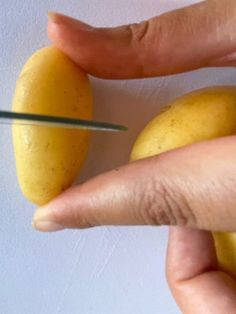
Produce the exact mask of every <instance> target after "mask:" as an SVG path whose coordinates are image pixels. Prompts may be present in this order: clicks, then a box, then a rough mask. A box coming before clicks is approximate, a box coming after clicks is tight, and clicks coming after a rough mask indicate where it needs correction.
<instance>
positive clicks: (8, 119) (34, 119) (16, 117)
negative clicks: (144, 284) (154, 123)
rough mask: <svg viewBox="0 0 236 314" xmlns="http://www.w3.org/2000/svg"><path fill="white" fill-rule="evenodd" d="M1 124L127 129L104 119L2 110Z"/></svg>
mask: <svg viewBox="0 0 236 314" xmlns="http://www.w3.org/2000/svg"><path fill="white" fill-rule="evenodd" d="M0 124H19V125H38V126H46V127H60V128H72V129H87V130H93V131H110V132H112V131H127V130H128V128H127V127H126V126H124V125H119V124H113V123H108V122H102V121H94V120H83V119H77V118H70V117H61V116H49V115H42V114H32V113H23V112H13V111H3V110H0Z"/></svg>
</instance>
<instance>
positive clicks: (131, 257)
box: [0, 0, 235, 314]
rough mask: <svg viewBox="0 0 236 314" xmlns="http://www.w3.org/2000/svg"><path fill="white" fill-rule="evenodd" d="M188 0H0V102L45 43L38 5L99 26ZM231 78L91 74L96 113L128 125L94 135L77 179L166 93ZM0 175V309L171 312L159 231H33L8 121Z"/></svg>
mask: <svg viewBox="0 0 236 314" xmlns="http://www.w3.org/2000/svg"><path fill="white" fill-rule="evenodd" d="M193 2H194V1H187V0H185V1H184V0H179V1H174V0H145V1H144V0H119V1H118V0H53V1H52V0H40V1H35V0H24V1H21V0H8V1H5V0H0V108H1V109H10V108H11V99H12V93H13V91H14V86H15V81H16V78H17V76H18V74H19V71H20V69H21V67H22V65H23V63H24V62H25V61H26V59H27V58H28V57H29V56H30V55H31V54H32V53H33V52H34V51H35V50H36V49H38V48H40V47H42V46H44V45H47V44H49V42H48V39H47V35H46V22H47V18H46V13H47V11H49V10H58V11H60V12H63V13H66V14H71V15H73V16H74V17H77V18H79V19H82V20H85V21H87V22H90V23H92V24H93V25H99V26H101V25H102V26H108V25H118V24H123V23H128V22H134V21H140V20H142V19H146V18H148V17H151V16H153V15H156V14H160V13H161V12H164V11H167V10H170V9H172V8H176V7H181V6H184V5H186V4H190V3H193ZM233 77H234V70H233V69H227V70H225V69H224V70H222V69H211V70H209V69H206V70H201V71H195V72H191V73H187V74H181V75H176V76H172V77H166V78H158V79H147V80H135V81H105V80H98V79H94V78H92V85H93V90H94V99H95V118H96V119H101V120H107V121H114V122H120V123H124V124H127V125H129V127H130V131H129V133H128V134H125V135H124V134H123V135H117V134H116V135H114V134H104V133H103V134H101V133H100V134H94V137H93V141H92V145H91V149H90V154H89V158H88V162H87V164H86V166H85V168H84V171H83V174H82V176H81V180H84V179H86V178H88V177H90V176H93V175H95V174H97V173H99V172H101V171H105V170H108V169H111V168H112V167H115V166H117V165H120V164H123V163H125V162H127V160H128V156H129V152H130V148H131V145H132V143H133V140H134V139H135V137H136V135H137V134H138V132H139V131H140V130H141V129H142V127H143V126H144V125H145V123H146V122H147V121H148V120H149V119H150V118H151V117H152V116H153V115H155V114H156V113H157V112H158V110H159V108H160V107H161V106H163V105H165V104H166V103H167V102H168V101H169V100H171V99H173V98H174V97H176V96H178V95H181V94H183V93H185V92H187V91H189V90H192V89H195V88H199V87H202V86H208V85H216V84H228V83H234V81H235V80H234V79H233ZM0 173H1V177H0V178H1V180H0V313H2V314H75V313H81V314H110V313H112V314H133V313H135V314H154V313H155V314H156V313H161V314H162V313H164V314H165V313H166V314H177V313H180V312H179V310H178V309H177V307H176V305H175V302H174V301H173V299H172V297H171V294H170V292H169V290H168V287H167V283H166V280H165V275H164V261H165V249H166V240H167V228H165V227H162V228H149V227H146V228H140V227H139V228H127V227H126V228H122V227H117V228H115V227H109V228H107V227H103V228H95V229H93V230H89V231H86V230H83V231H75V230H72V231H71V230H70V231H63V232H61V233H56V234H41V233H39V232H36V231H34V230H33V229H32V228H31V217H32V214H33V211H34V206H33V205H31V204H29V202H28V201H27V200H25V199H24V197H23V196H22V194H21V192H20V190H19V187H18V183H17V179H16V173H15V166H14V158H13V150H12V141H11V130H10V128H9V127H7V126H4V127H3V126H1V127H0ZM183 267H184V265H183Z"/></svg>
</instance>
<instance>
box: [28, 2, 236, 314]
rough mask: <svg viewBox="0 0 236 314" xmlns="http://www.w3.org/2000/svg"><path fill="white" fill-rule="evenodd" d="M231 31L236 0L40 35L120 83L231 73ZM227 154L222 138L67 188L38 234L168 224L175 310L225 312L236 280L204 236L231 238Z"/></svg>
mask: <svg viewBox="0 0 236 314" xmlns="http://www.w3.org/2000/svg"><path fill="white" fill-rule="evenodd" d="M235 26H236V3H235V0H224V1H222V0H211V1H204V2H201V3H200V4H196V5H193V6H190V7H187V8H183V9H180V10H176V11H173V12H169V13H166V14H163V15H161V16H159V17H155V18H152V19H151V20H149V21H145V22H142V23H140V24H133V25H126V26H121V27H118V28H93V27H91V26H89V25H86V24H84V23H82V22H79V21H76V20H73V19H71V18H68V17H65V16H62V15H57V14H50V21H49V24H48V34H49V37H50V39H51V41H52V42H53V44H54V45H55V46H57V47H58V48H59V49H61V50H62V51H64V53H66V54H67V55H68V56H69V57H70V58H71V59H73V60H74V61H75V62H76V63H77V64H79V65H80V66H81V67H82V68H83V69H84V70H85V71H86V72H89V73H90V74H92V75H95V76H99V77H103V78H114V79H118V78H126V79H127V78H138V77H151V76H160V75H167V74H174V73H179V72H184V71H188V70H192V69H197V68H201V67H206V66H207V67H211V66H234V65H235V63H236V33H235ZM110 55H112V56H113V57H112V58H110V57H109V56H110ZM235 154H236V136H230V137H225V138H220V139H216V140H212V141H208V142H202V143H198V144H194V145H190V146H188V147H184V148H181V149H177V150H174V151H172V152H168V153H163V154H161V155H160V156H158V157H152V158H147V159H145V160H141V161H137V162H133V163H131V164H129V165H126V166H124V167H122V168H120V169H119V171H115V170H114V171H110V172H108V173H105V174H102V175H100V176H98V177H96V178H93V179H91V180H89V181H88V182H86V183H84V184H82V185H80V186H77V187H73V188H71V189H69V190H68V191H66V192H65V193H63V194H62V195H60V196H59V197H58V198H56V199H55V200H53V201H52V202H50V203H49V204H47V205H46V206H44V207H42V208H40V209H38V210H37V211H36V213H35V215H34V219H33V224H34V226H35V228H37V229H39V230H41V231H56V230H60V229H63V228H87V227H93V226H97V225H109V224H112V225H116V224H117V225H121V224H123V225H144V224H152V225H153V224H154V225H175V226H172V227H170V233H169V243H168V252H167V262H166V264H167V267H166V270H167V278H168V282H169V286H170V288H171V290H172V293H173V296H174V298H175V300H176V302H177V303H178V305H179V307H180V309H181V310H182V312H183V313H184V314H196V313H198V314H199V313H204V314H208V313H214V314H222V313H227V314H231V313H232V314H233V313H235V309H236V281H235V280H234V278H232V277H230V275H229V274H227V273H225V272H223V271H222V270H221V269H220V268H219V267H218V265H217V259H216V252H215V248H214V243H213V239H212V236H211V233H210V232H208V231H209V230H222V231H236V212H235V208H236V194H235V184H236V163H235V157H234V156H235ZM183 159H184V160H185V162H184V164H183V163H182V160H183ZM196 169H197V171H196ZM180 208H181V215H180V210H179V209H180ZM222 208H224V211H222ZM206 213H207V214H206ZM183 218H184V219H183ZM189 227H191V228H189ZM194 228H195V229H194ZM203 229H204V230H205V231H204V230H203ZM183 265H184V267H183Z"/></svg>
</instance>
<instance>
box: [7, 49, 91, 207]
mask: <svg viewBox="0 0 236 314" xmlns="http://www.w3.org/2000/svg"><path fill="white" fill-rule="evenodd" d="M13 111H16V112H27V113H37V114H45V115H57V116H66V117H73V118H82V119H91V118H92V93H91V87H90V83H89V80H88V77H87V75H86V74H85V73H84V72H83V71H82V70H81V69H80V68H79V67H77V66H76V65H75V64H74V63H73V62H72V61H71V60H69V59H68V58H67V57H66V56H65V55H64V54H63V53H62V52H60V51H59V50H57V49H56V48H53V47H47V48H43V49H41V50H39V51H37V52H36V53H35V54H33V56H31V58H30V59H29V60H28V61H27V63H26V64H25V66H24V67H23V69H22V72H21V74H20V77H19V79H18V81H17V85H16V90H15V94H14V99H13ZM89 137H90V134H89V132H88V131H86V130H74V129H65V128H52V127H42V126H29V125H24V126H22V125H21V126H20V125H14V126H13V144H14V150H15V159H16V168H17V174H18V180H19V184H20V187H21V190H22V192H23V194H24V195H25V196H26V197H27V198H28V199H29V200H30V201H32V202H33V203H35V204H37V205H43V204H45V203H47V202H48V201H50V200H51V199H52V198H53V197H55V196H57V195H58V194H60V193H61V192H62V191H63V190H65V189H66V188H68V187H69V186H70V185H71V184H72V183H73V181H74V180H75V178H76V176H77V175H78V173H79V171H80V169H81V167H82V165H83V163H84V161H85V158H86V154H87V150H88V144H89Z"/></svg>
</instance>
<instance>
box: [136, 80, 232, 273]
mask: <svg viewBox="0 0 236 314" xmlns="http://www.w3.org/2000/svg"><path fill="white" fill-rule="evenodd" d="M232 134H236V87H233V86H228V87H212V88H207V89H201V90H197V91H194V92H192V93H190V94H187V95H184V96H183V97H180V98H178V99H177V100H175V101H173V102H172V103H170V105H169V106H167V107H166V108H164V110H163V111H162V112H161V113H160V114H159V115H157V116H156V117H155V118H154V119H153V120H152V121H150V122H149V123H148V125H147V126H146V127H145V128H144V129H143V131H142V132H141V133H140V135H139V136H138V138H137V140H136V142H135V143H134V146H133V149H132V152H131V160H138V159H142V158H145V157H149V156H153V155H158V154H160V153H163V152H166V151H169V150H171V149H174V148H178V147H181V146H185V145H188V144H192V143H195V142H199V141H202V140H210V139H213V138H217V137H221V136H227V135H232ZM214 238H215V243H216V248H217V254H218V259H219V262H220V265H221V267H222V268H223V269H226V270H227V271H229V272H231V273H233V274H235V275H236V233H215V234H214Z"/></svg>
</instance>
